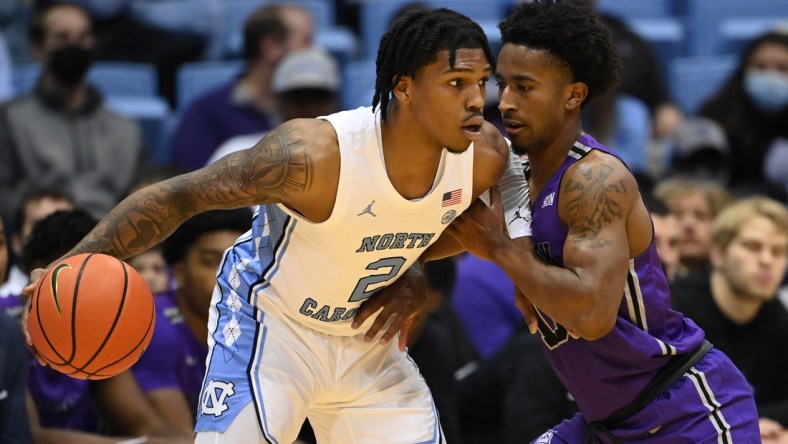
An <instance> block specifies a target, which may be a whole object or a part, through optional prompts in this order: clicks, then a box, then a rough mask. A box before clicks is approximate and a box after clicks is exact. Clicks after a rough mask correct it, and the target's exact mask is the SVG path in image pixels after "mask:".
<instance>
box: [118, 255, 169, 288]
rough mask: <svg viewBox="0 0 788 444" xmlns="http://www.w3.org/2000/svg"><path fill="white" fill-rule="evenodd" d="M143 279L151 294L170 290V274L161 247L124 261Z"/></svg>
mask: <svg viewBox="0 0 788 444" xmlns="http://www.w3.org/2000/svg"><path fill="white" fill-rule="evenodd" d="M126 262H127V263H128V264H129V265H131V266H132V267H134V269H135V270H137V272H138V273H139V274H140V275H142V278H143V279H145V283H147V284H148V288H150V291H151V293H153V294H154V295H157V294H160V293H164V292H165V291H167V290H168V289H169V288H170V274H169V270H168V269H167V262H166V261H165V260H164V254H162V251H161V247H159V246H156V247H153V248H150V249H148V250H145V251H143V252H142V253H139V254H135V255H134V256H132V257H130V258H128V259H126Z"/></svg>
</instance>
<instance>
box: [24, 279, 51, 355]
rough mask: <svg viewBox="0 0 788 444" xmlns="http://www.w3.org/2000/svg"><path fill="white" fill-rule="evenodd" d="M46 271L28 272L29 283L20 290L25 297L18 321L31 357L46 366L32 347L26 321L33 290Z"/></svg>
mask: <svg viewBox="0 0 788 444" xmlns="http://www.w3.org/2000/svg"><path fill="white" fill-rule="evenodd" d="M46 272H47V270H46V269H44V268H36V269H35V270H33V271H31V272H30V282H29V283H28V284H27V286H26V287H25V288H23V289H22V294H23V295H24V296H25V297H27V300H26V301H25V308H24V309H23V310H22V319H21V320H20V323H21V326H22V334H23V335H24V337H25V342H27V346H28V347H30V349H31V350H32V351H33V355H34V356H35V357H36V360H37V361H38V363H39V364H41V365H46V362H45V361H44V360H43V359H41V357H40V356H39V355H38V353H37V352H36V348H35V347H34V346H33V341H32V340H31V339H30V332H29V331H28V329H27V320H28V316H30V304H31V303H32V301H33V298H32V297H31V296H33V290H34V289H35V288H36V286H37V285H38V281H40V280H41V278H42V277H43V276H44V275H45V274H46Z"/></svg>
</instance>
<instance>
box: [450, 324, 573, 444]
mask: <svg viewBox="0 0 788 444" xmlns="http://www.w3.org/2000/svg"><path fill="white" fill-rule="evenodd" d="M539 342H540V339H539V336H537V335H533V334H531V333H530V332H529V331H528V329H527V328H525V326H523V327H522V328H520V329H519V330H517V331H516V332H515V333H514V334H513V335H512V337H511V338H509V340H507V341H506V343H505V344H504V345H503V346H502V347H501V348H500V349H499V350H498V351H496V352H495V353H494V354H492V355H491V356H490V357H489V358H488V359H487V360H485V361H483V362H481V363H480V364H479V367H478V368H477V369H476V370H475V371H473V372H472V373H470V374H469V375H468V376H466V377H465V378H464V379H461V380H460V381H459V383H458V389H457V406H458V410H459V415H460V425H461V428H462V432H463V437H464V439H465V444H488V443H498V444H519V443H526V442H531V441H532V440H534V439H536V438H537V437H539V436H540V435H541V434H542V433H544V431H545V430H548V429H550V428H551V427H553V426H554V425H555V424H558V423H560V422H561V421H562V420H564V419H569V418H571V417H572V416H574V415H575V413H577V405H576V404H575V402H574V401H573V400H572V398H571V397H570V396H569V393H568V392H567V390H566V387H564V385H563V384H562V383H561V381H560V380H559V379H558V376H557V375H556V374H555V371H554V370H553V368H552V367H551V366H550V362H549V361H548V360H547V357H546V356H545V354H544V351H543V350H542V347H541V345H540V344H539ZM540 442H541V441H540Z"/></svg>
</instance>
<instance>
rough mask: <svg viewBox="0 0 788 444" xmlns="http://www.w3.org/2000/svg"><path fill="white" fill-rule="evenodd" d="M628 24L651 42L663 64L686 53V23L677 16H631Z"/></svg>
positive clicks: (627, 21)
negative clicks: (676, 17)
mask: <svg viewBox="0 0 788 444" xmlns="http://www.w3.org/2000/svg"><path fill="white" fill-rule="evenodd" d="M626 23H627V25H629V27H630V29H632V31H633V32H635V33H636V34H637V35H639V36H640V37H642V38H643V39H644V40H646V41H647V42H649V43H650V44H651V47H652V48H653V49H654V52H655V53H656V55H657V57H658V58H659V59H660V61H661V62H662V66H667V64H668V63H670V61H671V60H673V59H675V58H677V57H682V56H684V55H686V51H687V48H686V42H687V33H686V30H685V29H684V24H683V23H682V22H681V21H680V20H678V19H675V18H671V17H658V18H630V19H626Z"/></svg>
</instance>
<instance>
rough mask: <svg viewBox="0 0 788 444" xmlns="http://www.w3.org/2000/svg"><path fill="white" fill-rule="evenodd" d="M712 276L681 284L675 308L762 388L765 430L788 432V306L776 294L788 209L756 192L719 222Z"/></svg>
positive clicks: (758, 391)
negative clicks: (690, 283)
mask: <svg viewBox="0 0 788 444" xmlns="http://www.w3.org/2000/svg"><path fill="white" fill-rule="evenodd" d="M713 235H714V246H713V247H712V249H711V263H712V270H711V274H710V276H708V277H707V278H706V280H704V281H702V282H701V281H698V282H696V284H695V285H679V286H674V288H673V298H672V300H673V307H674V308H675V309H677V310H679V311H682V312H683V313H684V314H686V315H687V316H689V317H690V318H692V319H693V320H694V321H695V322H696V323H697V324H698V325H699V326H700V327H701V328H702V329H703V330H704V331H705V332H706V338H707V339H708V340H709V341H711V342H712V343H713V344H714V346H715V347H717V348H718V349H720V350H721V351H723V352H725V353H726V354H727V355H728V356H730V358H731V360H732V361H733V362H734V364H736V366H737V367H739V369H740V370H741V371H742V373H744V376H745V377H746V378H747V381H748V382H749V383H750V384H751V385H752V387H753V390H754V392H755V402H756V404H757V406H758V411H759V414H760V416H761V437H762V438H763V439H764V441H765V442H766V440H768V439H776V438H778V437H781V436H782V437H783V438H784V439H788V431H786V430H785V427H788V372H786V369H788V311H787V310H786V309H785V307H783V305H782V304H781V303H780V302H779V301H778V300H776V299H775V295H776V293H777V289H778V288H779V286H780V283H781V282H782V279H783V277H784V276H785V272H786V266H788V209H786V207H785V206H784V205H782V204H781V203H779V202H777V201H774V200H771V199H767V198H763V197H752V198H748V199H745V200H742V201H739V202H738V203H735V204H733V205H731V206H729V207H728V208H726V209H724V210H723V211H722V212H721V213H720V215H719V216H718V217H717V220H716V221H715V223H714V231H713Z"/></svg>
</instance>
